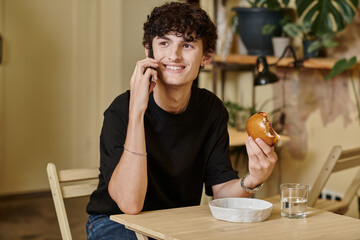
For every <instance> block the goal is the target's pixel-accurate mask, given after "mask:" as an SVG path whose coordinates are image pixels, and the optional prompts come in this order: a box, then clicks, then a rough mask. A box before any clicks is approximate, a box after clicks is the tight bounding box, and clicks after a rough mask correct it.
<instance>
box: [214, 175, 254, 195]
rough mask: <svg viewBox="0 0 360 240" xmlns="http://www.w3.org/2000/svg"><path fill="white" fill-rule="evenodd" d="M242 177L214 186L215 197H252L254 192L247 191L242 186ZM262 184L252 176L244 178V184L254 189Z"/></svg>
mask: <svg viewBox="0 0 360 240" xmlns="http://www.w3.org/2000/svg"><path fill="white" fill-rule="evenodd" d="M240 182H241V179H234V180H231V181H228V182H225V183H222V184H218V185H215V186H213V193H214V198H215V199H216V198H225V197H250V196H251V195H252V193H249V192H247V191H246V190H245V189H243V188H242V187H241V183H240ZM259 184H261V183H260V182H257V181H256V180H253V179H252V178H251V176H247V177H246V178H245V179H244V185H245V186H246V187H247V188H249V189H253V188H255V187H256V186H257V185H259Z"/></svg>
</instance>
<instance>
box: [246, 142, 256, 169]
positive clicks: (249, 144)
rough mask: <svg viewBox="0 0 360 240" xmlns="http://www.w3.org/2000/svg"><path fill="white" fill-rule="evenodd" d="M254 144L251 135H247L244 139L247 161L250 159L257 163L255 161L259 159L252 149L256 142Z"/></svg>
mask: <svg viewBox="0 0 360 240" xmlns="http://www.w3.org/2000/svg"><path fill="white" fill-rule="evenodd" d="M254 144H255V143H254V140H253V139H252V138H251V137H249V138H248V139H246V140H245V145H246V151H247V154H248V157H249V162H250V161H252V163H254V164H257V163H259V159H258V156H257V155H256V153H255V151H254V149H253V146H255V145H256V144H255V145H254Z"/></svg>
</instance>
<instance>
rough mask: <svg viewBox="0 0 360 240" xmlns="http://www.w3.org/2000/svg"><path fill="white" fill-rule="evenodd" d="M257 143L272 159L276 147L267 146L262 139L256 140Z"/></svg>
mask: <svg viewBox="0 0 360 240" xmlns="http://www.w3.org/2000/svg"><path fill="white" fill-rule="evenodd" d="M255 142H256V144H257V145H258V146H259V147H260V148H261V150H262V152H263V153H264V154H265V155H266V156H267V157H271V156H272V155H273V153H274V147H270V146H269V145H267V144H266V143H265V142H264V141H263V140H262V139H261V138H257V139H255Z"/></svg>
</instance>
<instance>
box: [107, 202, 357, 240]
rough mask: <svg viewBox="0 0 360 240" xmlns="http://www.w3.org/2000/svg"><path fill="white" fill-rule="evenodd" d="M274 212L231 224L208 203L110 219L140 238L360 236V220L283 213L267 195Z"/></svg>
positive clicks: (311, 211)
mask: <svg viewBox="0 0 360 240" xmlns="http://www.w3.org/2000/svg"><path fill="white" fill-rule="evenodd" d="M266 200H267V201H270V202H272V203H273V204H274V208H273V210H272V213H271V215H270V217H269V219H267V220H266V221H264V222H260V223H231V222H224V221H219V220H216V219H215V218H213V217H212V215H211V212H210V210H209V207H208V205H202V206H195V207H185V208H174V209H167V210H159V211H149V212H142V213H140V214H138V215H126V214H119V215H112V216H111V217H110V219H111V220H113V221H116V222H119V223H121V224H124V225H125V226H126V227H127V228H129V229H131V230H134V231H135V232H136V233H137V236H138V239H147V237H146V236H149V237H152V238H155V239H171V240H182V239H184V240H185V239H186V240H192V239H194V240H195V239H196V240H202V239H203V240H205V239H206V240H213V239H214V240H215V239H216V240H219V239H226V240H232V239H234V240H235V239H236V240H238V239H260V240H266V239H276V240H281V239H284V240H289V239H291V240H293V239H319V240H324V239H325V240H326V239H334V240H335V239H336V240H338V239H341V240H344V239H360V220H358V219H355V218H351V217H347V216H342V215H337V214H334V213H331V212H326V211H322V210H318V209H315V208H308V211H307V217H306V218H304V219H288V218H284V217H281V216H280V201H279V198H268V199H266Z"/></svg>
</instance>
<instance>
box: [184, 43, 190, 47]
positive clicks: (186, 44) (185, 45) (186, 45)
mask: <svg viewBox="0 0 360 240" xmlns="http://www.w3.org/2000/svg"><path fill="white" fill-rule="evenodd" d="M184 48H192V45H191V44H188V43H185V44H184Z"/></svg>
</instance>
